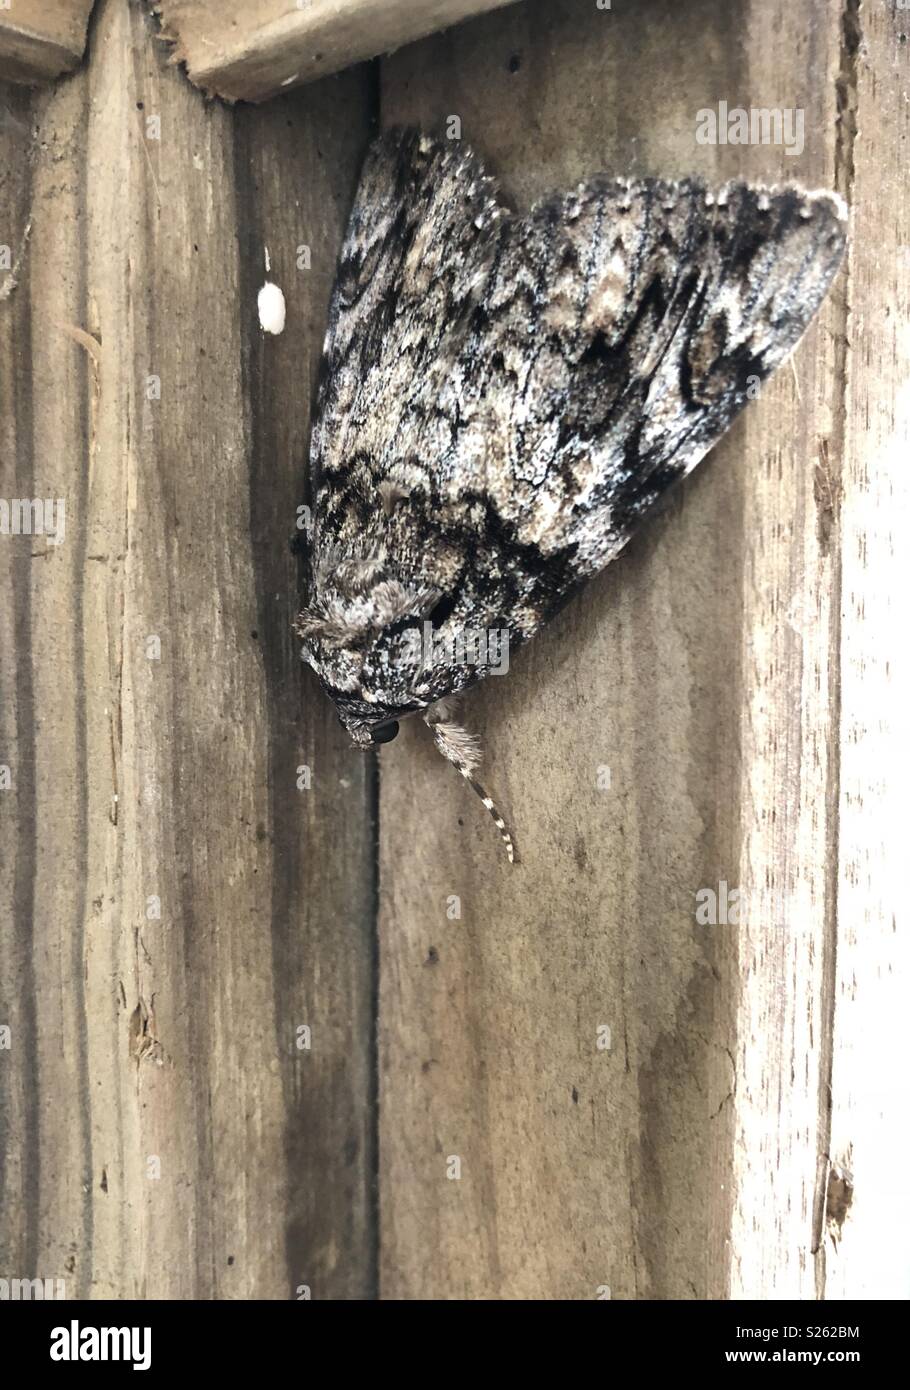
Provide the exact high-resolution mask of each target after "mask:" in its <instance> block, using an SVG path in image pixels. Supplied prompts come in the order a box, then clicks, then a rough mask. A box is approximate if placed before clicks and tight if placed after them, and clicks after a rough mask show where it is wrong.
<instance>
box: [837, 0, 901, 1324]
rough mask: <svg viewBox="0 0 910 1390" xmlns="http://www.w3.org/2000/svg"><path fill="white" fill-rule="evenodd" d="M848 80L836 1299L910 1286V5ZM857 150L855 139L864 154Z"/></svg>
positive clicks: (886, 25)
mask: <svg viewBox="0 0 910 1390" xmlns="http://www.w3.org/2000/svg"><path fill="white" fill-rule="evenodd" d="M844 37H845V48H846V52H845V62H844V67H843V75H842V82H841V91H842V105H843V108H844V112H845V125H846V126H847V129H848V130H851V129H852V130H854V131H855V132H858V135H859V138H858V139H857V141H856V145H855V157H854V158H853V159H846V158H845V161H844V162H845V168H844V174H843V177H844V180H845V183H847V184H848V186H849V188H850V195H851V202H852V204H853V208H854V214H853V216H854V237H853V242H852V245H851V248H850V257H849V266H848V274H849V289H850V293H849V310H850V311H849V319H848V324H847V335H846V344H845V346H846V355H845V376H846V381H845V388H846V427H845V468H844V476H843V500H842V503H841V507H842V515H843V562H842V564H843V581H842V597H841V604H842V612H843V637H842V642H841V650H840V665H839V675H840V692H841V700H840V739H839V742H840V758H841V772H840V786H839V800H838V849H839V865H840V874H839V880H838V925H839V931H838V939H837V958H836V976H835V980H834V999H833V1019H832V1022H833V1039H832V1052H833V1056H832V1068H831V1093H830V1104H831V1138H830V1147H829V1157H830V1165H829V1168H828V1181H827V1192H826V1195H827V1201H826V1206H825V1211H824V1213H823V1217H824V1220H823V1225H822V1228H821V1230H820V1240H821V1243H822V1248H823V1250H824V1254H825V1265H826V1270H825V1295H826V1297H827V1298H862V1299H900V1298H906V1297H907V1296H908V1293H910V1262H908V1259H907V1250H906V1239H905V1233H906V1230H907V1203H908V1194H907V1164H906V1153H907V1143H908V1120H907V1116H908V1114H910V1087H908V1083H907V1072H906V1061H905V1059H906V1055H907V1039H906V1033H905V1018H906V1001H907V991H908V986H910V953H908V945H907V923H906V890H905V882H906V874H905V864H906V833H907V826H908V824H910V793H908V785H907V777H906V772H905V768H906V757H905V756H902V753H903V754H904V755H905V752H906V743H907V733H906V730H907V709H908V706H910V671H908V660H907V640H906V630H907V595H908V593H910V560H908V547H907V531H908V525H910V487H908V476H907V441H908V437H910V388H908V362H910V251H908V245H907V225H908V218H910V205H908V204H910V199H908V192H907V177H906V151H907V143H908V139H910V117H908V110H907V88H908V80H910V77H908V72H910V69H908V61H910V13H908V12H907V11H903V12H901V11H900V10H898V9H896V8H895V7H892V6H888V5H877V6H873V5H864V6H862V7H860V6H859V5H858V4H855V3H851V4H849V5H848V6H847V7H846V13H845V35H844ZM848 153H849V151H848Z"/></svg>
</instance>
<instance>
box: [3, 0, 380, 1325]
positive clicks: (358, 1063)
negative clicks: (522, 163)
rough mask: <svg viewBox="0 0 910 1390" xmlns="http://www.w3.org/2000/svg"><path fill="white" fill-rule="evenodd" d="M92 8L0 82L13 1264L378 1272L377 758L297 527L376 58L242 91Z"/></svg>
mask: <svg viewBox="0 0 910 1390" xmlns="http://www.w3.org/2000/svg"><path fill="white" fill-rule="evenodd" d="M95 37H96V43H95V44H94V46H93V60H92V62H91V64H90V65H88V66H87V67H85V68H83V69H82V70H80V72H78V73H77V74H76V75H75V76H74V78H73V79H72V80H70V81H68V82H65V83H62V84H58V86H56V87H55V88H52V89H48V90H42V91H39V92H36V93H32V94H29V93H26V92H24V91H21V90H20V91H18V92H14V91H13V90H12V89H10V90H9V92H3V94H2V96H3V100H4V101H5V102H9V104H10V109H11V110H12V112H13V114H14V117H15V121H14V122H8V123H4V124H3V125H2V126H0V169H2V170H3V177H2V178H0V244H5V245H8V246H9V247H10V248H11V253H12V254H11V257H10V259H11V261H13V262H15V261H16V260H19V272H18V277H17V283H16V284H15V286H13V287H12V288H9V293H6V294H4V289H5V287H7V288H8V279H7V277H6V276H5V275H4V274H2V273H0V364H2V368H0V474H2V477H0V496H2V497H3V498H5V499H9V498H25V499H27V498H30V497H33V496H34V497H40V498H45V497H48V498H53V499H56V498H60V497H62V498H64V499H65V503H66V511H65V536H64V538H63V541H62V543H61V544H59V545H58V544H55V543H54V542H53V540H50V541H49V540H48V539H47V538H46V537H45V536H44V535H32V536H29V535H23V536H12V535H2V536H0V569H2V575H0V589H2V592H3V594H4V600H3V602H2V603H0V644H2V652H3V660H2V663H0V764H2V765H5V766H6V767H7V768H9V771H10V778H9V785H7V779H5V778H4V779H3V780H2V781H0V901H2V903H3V905H4V907H3V911H2V912H0V959H2V961H3V969H2V971H0V1024H2V1025H6V1026H8V1027H10V1029H11V1047H10V1050H8V1051H7V1050H0V1059H2V1064H0V1113H2V1114H3V1116H4V1124H3V1127H2V1136H0V1142H2V1144H3V1146H4V1153H3V1155H2V1161H0V1186H2V1193H0V1213H2V1215H0V1227H2V1230H0V1248H2V1249H3V1251H4V1261H5V1263H4V1271H3V1272H4V1273H7V1272H12V1271H15V1272H16V1273H17V1274H21V1275H23V1276H26V1275H28V1276H30V1277H38V1276H41V1277H55V1278H58V1277H59V1278H62V1279H64V1280H65V1282H66V1292H67V1296H68V1297H70V1298H74V1297H89V1296H95V1297H97V1296H99V1295H100V1296H106V1297H114V1298H128V1297H144V1298H267V1299H295V1298H297V1297H299V1296H300V1295H299V1294H298V1289H299V1287H300V1286H301V1285H308V1286H309V1287H310V1289H311V1292H312V1296H313V1297H314V1298H320V1297H327V1298H332V1297H334V1298H364V1297H369V1296H370V1295H371V1294H372V1293H373V1291H374V1290H375V1223H374V1215H373V1211H374V1197H373V1183H374V1176H375V1150H374V1141H373V1133H374V1125H375V1121H374V1112H373V1091H374V1044H373V1008H372V999H373V975H374V970H373V944H372V942H373V927H372V923H373V912H374V875H373V858H374V852H375V851H374V846H373V820H372V809H371V808H372V790H371V773H370V764H369V763H368V762H367V761H366V760H365V759H364V758H363V756H362V755H361V754H359V753H358V752H357V751H356V750H355V749H354V748H353V747H352V746H351V744H350V742H349V740H348V739H347V737H346V735H345V734H344V733H343V731H342V730H341V729H340V728H339V726H338V721H337V720H336V719H335V717H334V714H333V711H332V708H331V705H330V703H329V702H328V701H327V700H326V699H325V697H324V696H323V695H322V694H321V692H319V691H318V690H317V688H316V686H315V683H314V682H313V681H311V680H309V679H308V678H307V677H306V675H305V673H304V671H303V668H302V667H301V663H300V659H299V653H298V644H297V642H296V641H295V640H294V638H293V634H292V632H291V621H292V619H293V616H294V613H295V612H296V607H297V603H298V597H299V596H298V576H297V562H296V560H295V559H294V557H293V556H292V555H291V554H290V552H289V550H288V545H287V541H288V538H289V537H290V536H291V534H292V533H293V531H294V527H295V520H296V507H297V504H298V503H299V502H301V501H305V495H304V492H303V489H304V477H305V464H304V461H305V457H306V448H307V434H308V400H309V397H310V390H311V386H312V384H313V380H314V377H315V373H316V369H317V364H318V358H319V351H320V347H321V343H322V338H323V334H324V331H325V316H326V307H327V300H328V294H329V289H330V286H331V283H332V280H333V277H334V269H335V261H336V257H337V254H338V248H339V244H340V238H341V233H342V227H343V224H344V222H345V220H346V218H347V214H348V209H349V206H350V202H351V198H352V194H353V187H354V183H355V180H356V175H357V170H358V167H359V162H360V158H361V154H362V149H363V146H364V143H365V141H366V139H367V135H368V126H369V115H370V106H371V101H370V92H369V90H368V86H367V83H366V81H365V77H364V74H362V73H357V72H352V73H350V74H348V75H346V76H344V77H343V78H339V79H335V80H333V81H332V82H331V83H329V84H328V85H327V86H321V87H320V86H315V87H313V88H312V89H310V90H308V91H306V92H301V93H296V94H294V96H292V97H290V98H288V99H286V100H283V101H279V102H275V103H272V105H271V106H270V107H268V108H263V109H261V110H255V109H251V108H244V109H241V110H237V111H232V110H230V109H228V108H227V107H225V106H223V105H221V104H220V103H212V102H207V101H206V100H205V99H204V97H203V96H202V94H201V93H200V92H198V91H197V90H196V89H195V88H193V87H192V86H190V84H189V83H188V82H187V81H186V80H185V78H184V77H183V75H182V74H181V73H180V72H178V71H177V70H176V69H175V68H173V67H170V66H168V64H167V62H166V53H165V50H164V49H163V47H162V45H161V44H160V43H159V42H157V41H156V36H155V25H154V23H153V22H152V21H151V20H150V18H149V16H148V13H147V11H146V10H145V7H143V6H139V5H134V4H130V5H125V4H123V3H122V0H100V13H99V15H98V17H97V21H96V34H95ZM35 124H40V127H41V132H42V145H41V147H40V148H35V147H33V146H32V144H31V143H30V140H29V132H30V130H31V129H32V127H33V126H34V125H35ZM29 223H30V224H31V233H30V236H29V237H28V240H27V246H26V249H25V254H24V255H23V256H20V255H19V252H20V250H21V248H22V247H23V245H24V244H25V241H26V237H25V233H26V228H27V227H28V225H29ZM266 245H267V246H268V248H269V252H270V256H271V265H272V269H271V279H272V280H273V281H274V282H275V283H277V284H279V285H280V286H282V287H283V289H284V291H285V294H286V297H287V302H288V316H287V327H286V329H285V332H284V333H283V335H282V336H281V337H278V338H266V337H265V336H264V335H263V334H262V333H261V332H260V329H259V325H258V321H257V315H256V295H257V291H258V288H259V286H260V285H261V283H262V281H263V279H264V248H265V246H266ZM301 245H307V246H308V247H309V248H310V250H311V256H310V258H309V263H310V267H311V268H310V269H304V268H303V267H302V261H301V257H300V253H299V251H298V247H299V246H301ZM299 264H300V268H298V265H299ZM288 402H293V409H289V408H288ZM7 595H9V598H7V597H6V596H7ZM301 769H304V770H303V771H302V770H301ZM305 769H309V783H307V773H306V771H305ZM342 826H343V830H340V829H339V827H342ZM302 1029H309V1030H310V1032H309V1035H307V1034H306V1033H304V1032H301V1030H302Z"/></svg>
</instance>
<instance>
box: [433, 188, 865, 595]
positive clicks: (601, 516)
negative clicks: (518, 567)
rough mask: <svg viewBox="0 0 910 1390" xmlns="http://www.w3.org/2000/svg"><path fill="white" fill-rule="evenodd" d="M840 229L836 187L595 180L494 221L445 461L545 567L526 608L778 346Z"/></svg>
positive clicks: (629, 512)
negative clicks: (494, 245) (459, 420)
mask: <svg viewBox="0 0 910 1390" xmlns="http://www.w3.org/2000/svg"><path fill="white" fill-rule="evenodd" d="M845 228H846V209H845V207H844V204H843V203H842V201H841V200H840V199H839V198H838V197H837V196H836V195H831V194H826V193H805V192H802V191H800V190H797V189H793V188H785V189H764V188H760V187H755V186H752V185H749V184H744V183H737V184H730V185H727V186H726V187H724V188H721V189H720V190H719V191H717V192H715V193H712V192H710V191H709V190H707V189H706V188H705V187H704V186H703V185H702V184H701V183H699V182H696V181H694V180H693V181H683V182H680V183H668V182H662V181H660V180H653V179H645V180H641V181H628V180H612V179H606V178H598V179H595V180H593V181H591V182H589V183H585V184H582V185H581V186H580V187H579V188H577V189H576V190H575V191H574V192H572V193H569V194H567V195H564V196H562V197H559V198H555V199H551V200H548V201H546V202H543V203H541V204H540V205H538V206H537V207H536V208H535V209H534V211H533V212H532V213H531V215H530V216H529V217H528V218H527V219H526V220H524V221H519V220H515V221H513V222H511V223H510V224H509V225H507V226H506V227H505V228H504V233H503V235H504V246H503V247H502V250H501V253H500V255H499V256H498V258H497V260H496V263H495V265H494V266H493V269H492V271H491V274H490V277H489V280H488V282H487V285H486V289H485V293H484V296H483V299H482V302H481V304H480V306H479V308H478V310H477V314H476V319H475V327H474V330H473V332H472V333H471V334H470V335H469V336H468V338H467V339H466V341H465V344H464V348H463V351H462V355H461V357H460V360H459V367H458V371H459V378H460V380H461V381H463V382H464V387H465V390H466V392H467V393H468V394H469V396H470V398H471V399H472V401H473V405H472V410H471V412H470V419H469V420H467V428H466V431H465V441H466V445H467V447H466V453H467V459H466V466H465V467H463V468H461V469H459V470H457V471H458V472H460V473H461V474H462V475H467V474H469V473H470V471H471V469H472V468H473V469H474V470H475V471H476V469H477V466H478V459H479V458H480V456H481V455H482V458H483V484H482V485H483V488H484V491H485V495H486V497H487V499H488V502H489V505H490V506H491V507H492V508H493V509H494V511H495V514H496V517H497V525H498V527H499V530H500V532H504V533H505V534H507V536H508V539H509V543H510V545H511V546H512V547H513V549H515V550H516V553H518V548H525V553H526V554H527V553H529V552H536V554H537V556H538V558H539V560H540V562H541V564H542V568H543V569H544V570H547V568H548V561H549V562H552V563H551V564H550V565H549V569H550V574H549V582H548V581H547V576H546V575H545V576H544V577H543V581H542V583H541V584H540V585H539V586H538V588H539V590H540V593H539V597H540V603H539V605H538V606H539V609H540V612H539V616H540V617H541V618H544V619H545V617H546V616H547V615H548V610H549V609H552V608H553V607H554V606H558V603H559V601H560V600H561V599H562V597H564V596H565V594H566V593H567V592H569V591H571V588H572V587H573V586H574V585H575V584H577V582H578V581H580V580H582V579H584V578H585V577H587V576H588V575H590V574H592V573H594V572H596V571H597V570H599V569H600V568H602V567H603V565H605V564H607V563H608V562H609V561H610V560H611V559H612V558H613V557H614V556H615V555H616V553H617V552H618V551H619V550H620V549H621V548H622V546H623V545H624V544H625V543H626V541H627V540H628V539H629V537H630V536H631V535H632V534H633V533H634V531H635V529H636V527H637V525H638V523H639V521H640V520H641V518H642V517H643V516H644V515H645V514H646V513H647V512H648V511H649V509H650V508H651V506H652V505H653V504H654V503H655V502H656V501H657V499H658V498H659V497H660V496H661V494H662V493H663V492H664V491H665V490H666V488H667V487H668V486H669V485H670V484H671V483H672V482H674V481H675V480H676V479H677V478H679V477H681V476H683V475H684V474H686V473H688V472H689V471H690V470H691V469H692V468H693V467H694V466H695V465H696V464H697V463H698V461H699V460H700V459H701V458H702V457H703V456H704V454H705V453H706V452H707V451H708V450H709V449H710V448H711V447H712V445H713V444H714V443H716V441H717V440H718V439H719V438H720V436H721V435H722V434H723V433H724V432H725V431H726V430H727V429H728V427H729V426H730V424H731V423H732V421H733V419H734V418H735V416H736V415H737V414H738V412H739V410H740V409H741V408H742V407H743V405H745V404H746V402H747V401H748V400H749V399H751V398H752V397H753V396H754V395H755V394H756V393H757V390H758V388H759V387H760V384H761V382H763V381H764V380H765V379H766V378H767V377H768V376H769V375H770V373H771V372H773V371H774V369H775V368H776V367H777V366H779V365H780V363H781V362H782V361H784V359H785V358H786V357H787V356H788V354H789V353H790V352H791V350H792V349H793V347H794V346H795V345H796V343H797V342H798V340H799V338H800V337H801V335H802V333H803V331H804V330H805V328H806V326H807V325H808V323H809V322H810V320H811V318H812V316H813V315H814V313H815V311H816V309H817V308H818V306H819V304H820V302H821V300H822V298H823V297H824V295H825V293H826V291H827V289H828V286H829V285H830V283H831V280H832V278H833V276H834V274H835V272H836V270H837V268H838V265H839V263H840V260H841V257H842V255H843V250H844V245H845V238H846V230H845ZM469 383H471V385H470V389H469ZM455 389H456V390H457V389H458V383H457V382H456V388H455ZM475 422H476V426H477V429H478V430H480V431H482V433H483V436H484V438H483V441H482V444H479V443H478V441H477V440H476V439H472V438H471V425H472V423H475ZM567 557H568V563H566V559H567Z"/></svg>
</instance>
